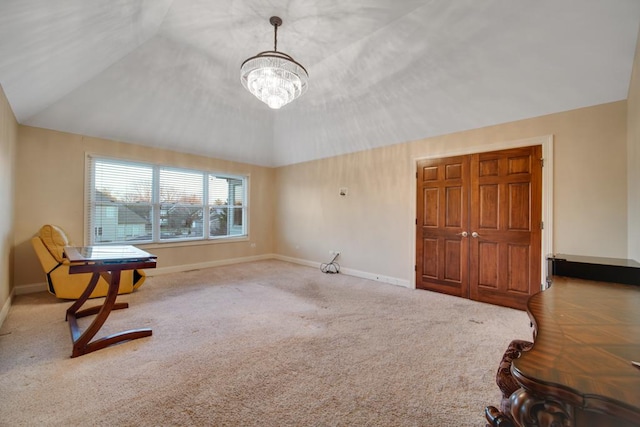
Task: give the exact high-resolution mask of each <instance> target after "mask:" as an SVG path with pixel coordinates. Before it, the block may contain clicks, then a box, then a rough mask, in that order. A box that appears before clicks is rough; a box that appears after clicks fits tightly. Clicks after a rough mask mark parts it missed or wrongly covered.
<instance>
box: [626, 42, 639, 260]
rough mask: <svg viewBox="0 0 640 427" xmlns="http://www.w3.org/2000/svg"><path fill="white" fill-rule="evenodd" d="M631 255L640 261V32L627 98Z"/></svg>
mask: <svg viewBox="0 0 640 427" xmlns="http://www.w3.org/2000/svg"><path fill="white" fill-rule="evenodd" d="M627 104H628V106H627V109H628V110H627V142H628V145H627V150H628V166H627V173H628V176H629V179H628V182H629V255H628V257H629V258H631V259H635V260H636V261H638V262H640V33H639V34H638V43H637V44H636V56H635V60H634V62H633V72H632V74H631V83H629V97H628V99H627Z"/></svg>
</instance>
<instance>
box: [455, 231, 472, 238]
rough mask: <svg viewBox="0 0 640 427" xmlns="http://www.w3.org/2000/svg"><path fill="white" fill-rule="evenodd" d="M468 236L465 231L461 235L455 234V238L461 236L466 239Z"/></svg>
mask: <svg viewBox="0 0 640 427" xmlns="http://www.w3.org/2000/svg"><path fill="white" fill-rule="evenodd" d="M468 235H469V233H467V232H466V231H463V232H462V233H458V234H456V236H462V237H467V236H468Z"/></svg>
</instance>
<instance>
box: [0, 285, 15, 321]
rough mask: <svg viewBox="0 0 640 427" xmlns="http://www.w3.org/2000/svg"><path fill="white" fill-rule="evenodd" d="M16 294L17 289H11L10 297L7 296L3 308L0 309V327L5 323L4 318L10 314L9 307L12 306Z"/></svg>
mask: <svg viewBox="0 0 640 427" xmlns="http://www.w3.org/2000/svg"><path fill="white" fill-rule="evenodd" d="M14 294H15V289H14V290H13V291H11V293H10V294H9V298H7V300H6V301H5V303H4V305H3V306H2V310H0V328H1V327H2V324H3V323H4V319H6V318H7V316H8V315H9V309H10V308H11V304H12V302H13V296H14Z"/></svg>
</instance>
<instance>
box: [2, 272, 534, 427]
mask: <svg viewBox="0 0 640 427" xmlns="http://www.w3.org/2000/svg"><path fill="white" fill-rule="evenodd" d="M119 301H128V302H129V303H130V308H129V309H126V310H119V311H114V312H112V314H111V316H110V317H109V319H108V320H107V323H106V324H105V327H104V328H103V331H101V332H100V333H99V336H102V335H104V334H107V333H114V332H118V331H121V330H124V329H128V328H132V327H151V328H152V329H153V336H152V337H148V338H143V339H139V340H135V341H130V342H127V343H122V344H120V345H117V346H113V347H110V348H107V349H104V350H100V351H98V352H95V353H91V354H89V355H85V356H82V357H78V358H74V359H71V358H70V357H69V356H70V354H71V341H70V336H69V329H68V327H67V324H66V322H65V321H64V313H65V310H66V308H67V307H68V306H69V305H70V303H69V302H65V301H60V300H57V299H56V298H55V297H53V296H51V295H49V294H47V293H38V294H31V295H23V296H18V297H17V298H16V299H15V302H14V304H13V306H12V307H11V310H10V312H9V315H8V317H7V319H6V321H5V322H4V325H3V326H2V329H0V425H2V426H31V425H33V426H36V425H37V426H46V425H52V426H53V425H55V426H62V425H64V426H80V425H104V426H107V425H109V426H111V425H125V426H134V425H135V426H141V425H142V426H169V425H175V426H190V425H197V426H436V427H437V426H484V421H483V420H484V417H483V410H484V407H485V406H486V405H487V404H494V405H495V404H498V403H499V399H500V393H499V390H498V388H497V386H496V385H495V372H496V369H497V367H498V363H499V361H500V358H501V356H502V353H503V351H504V349H505V348H506V346H507V344H508V343H509V341H510V340H512V339H514V338H522V339H530V338H531V330H530V328H529V320H528V317H527V315H526V313H525V312H522V311H517V310H513V309H509V308H503V307H497V306H492V305H488V304H482V303H477V302H473V301H468V300H465V299H461V298H455V297H450V296H446V295H442V294H437V293H431V292H427V291H419V290H409V289H405V288H401V287H396V286H392V285H386V284H382V283H378V282H374V281H368V280H363V279H359V278H354V277H350V276H346V275H343V274H338V275H328V274H323V273H321V272H320V271H319V270H318V269H313V268H309V267H302V266H298V265H294V264H289V263H285V262H280V261H263V262H256V263H247V264H238V265H232V266H225V267H218V268H211V269H203V270H198V271H190V272H185V273H176V274H170V275H163V276H157V277H151V278H148V279H147V282H146V283H145V284H144V286H142V288H140V289H139V290H138V291H137V292H135V293H134V294H131V295H125V296H120V297H119ZM86 321H90V319H89V320H87V319H81V322H86ZM81 325H86V323H81ZM103 332H104V333H103Z"/></svg>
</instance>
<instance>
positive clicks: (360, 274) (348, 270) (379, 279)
mask: <svg viewBox="0 0 640 427" xmlns="http://www.w3.org/2000/svg"><path fill="white" fill-rule="evenodd" d="M274 258H275V259H278V260H280V261H287V262H292V263H294V264H300V265H305V266H307V267H315V268H320V265H321V263H319V262H315V261H309V260H306V259H300V258H292V257H288V256H283V255H274ZM340 273H342V274H346V275H348V276H354V277H360V278H361V279H368V280H375V281H376V282H383V283H388V284H390V285H395V286H402V287H403V288H409V289H412V286H411V283H410V282H409V281H408V280H403V279H398V278H397V277H389V276H383V275H381V274H375V273H368V272H366V271H360V270H354V269H352V268H343V267H341V268H340Z"/></svg>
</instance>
